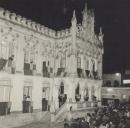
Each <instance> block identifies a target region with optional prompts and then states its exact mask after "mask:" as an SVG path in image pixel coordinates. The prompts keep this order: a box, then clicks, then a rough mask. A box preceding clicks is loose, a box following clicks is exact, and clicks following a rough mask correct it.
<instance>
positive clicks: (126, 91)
mask: <svg viewBox="0 0 130 128" xmlns="http://www.w3.org/2000/svg"><path fill="white" fill-rule="evenodd" d="M123 95H126V99H127V100H128V99H129V97H130V88H126V87H124V88H123V87H122V88H111V87H102V98H112V99H120V100H122V99H123Z"/></svg>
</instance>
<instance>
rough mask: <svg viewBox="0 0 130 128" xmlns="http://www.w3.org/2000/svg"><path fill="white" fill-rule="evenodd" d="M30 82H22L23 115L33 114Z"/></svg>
mask: <svg viewBox="0 0 130 128" xmlns="http://www.w3.org/2000/svg"><path fill="white" fill-rule="evenodd" d="M32 85H33V83H32V81H26V82H24V87H23V113H31V112H33V104H32V103H33V101H32Z"/></svg>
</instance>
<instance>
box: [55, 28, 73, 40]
mask: <svg viewBox="0 0 130 128" xmlns="http://www.w3.org/2000/svg"><path fill="white" fill-rule="evenodd" d="M56 36H57V38H66V37H68V36H71V31H70V29H65V30H61V31H57V33H56Z"/></svg>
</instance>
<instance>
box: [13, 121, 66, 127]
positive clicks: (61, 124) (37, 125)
mask: <svg viewBox="0 0 130 128" xmlns="http://www.w3.org/2000/svg"><path fill="white" fill-rule="evenodd" d="M63 127H64V126H63V123H57V124H49V123H48V122H35V123H31V124H27V125H24V126H20V127H15V128H63Z"/></svg>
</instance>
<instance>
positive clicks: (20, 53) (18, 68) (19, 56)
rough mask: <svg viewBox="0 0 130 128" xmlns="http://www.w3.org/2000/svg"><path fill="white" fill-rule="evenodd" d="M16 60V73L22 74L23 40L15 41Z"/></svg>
mask: <svg viewBox="0 0 130 128" xmlns="http://www.w3.org/2000/svg"><path fill="white" fill-rule="evenodd" d="M17 41H18V42H17V43H18V49H17V58H16V72H20V73H23V70H24V43H23V39H19V40H17Z"/></svg>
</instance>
